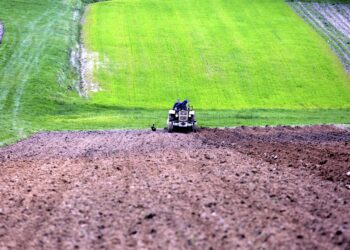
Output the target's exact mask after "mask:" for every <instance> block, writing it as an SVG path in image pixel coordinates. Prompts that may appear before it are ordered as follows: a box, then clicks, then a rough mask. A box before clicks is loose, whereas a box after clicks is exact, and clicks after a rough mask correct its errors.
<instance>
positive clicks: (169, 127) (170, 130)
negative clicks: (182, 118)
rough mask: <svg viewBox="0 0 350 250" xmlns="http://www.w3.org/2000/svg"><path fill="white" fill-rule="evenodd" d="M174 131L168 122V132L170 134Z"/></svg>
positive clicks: (171, 124)
mask: <svg viewBox="0 0 350 250" xmlns="http://www.w3.org/2000/svg"><path fill="white" fill-rule="evenodd" d="M173 130H174V125H173V122H168V132H169V133H172V132H173Z"/></svg>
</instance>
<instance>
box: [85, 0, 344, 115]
mask: <svg viewBox="0 0 350 250" xmlns="http://www.w3.org/2000/svg"><path fill="white" fill-rule="evenodd" d="M85 21H86V22H85V25H84V27H83V31H84V43H85V45H86V46H87V48H88V49H90V50H91V51H93V52H97V53H98V54H99V61H100V62H99V63H100V65H99V66H98V67H95V79H94V80H95V81H96V82H98V83H100V85H101V88H102V89H103V90H105V91H101V92H99V93H97V94H92V97H93V98H92V100H93V101H95V102H96V103H101V104H102V103H103V104H115V105H118V106H124V107H138V108H150V109H152V108H167V107H169V102H170V101H171V100H175V99H176V98H188V99H190V100H191V101H192V103H193V105H195V107H197V108H199V109H205V110H207V109H218V110H232V109H276V108H278V109H281V108H282V109H310V108H311V109H320V108H321V109H329V108H349V107H350V78H349V77H348V75H347V74H346V72H345V71H344V69H343V67H342V66H341V64H340V63H339V60H338V59H337V58H336V56H335V55H334V53H333V52H332V51H331V50H330V48H329V46H328V45H327V44H326V42H325V41H324V40H323V39H322V38H321V37H320V36H319V35H318V34H316V32H314V31H313V30H312V29H311V28H310V27H308V26H307V25H305V24H304V23H303V21H302V20H301V19H300V18H299V17H297V16H296V15H295V14H294V13H293V12H292V11H291V9H290V8H289V7H288V5H286V4H285V3H284V2H283V1H266V0H263V1H255V2H253V3H252V2H251V1H214V0H206V1H201V2H200V3H199V2H198V1H193V0H188V1H181V2H177V1H158V0H150V1H134V0H133V1H129V0H121V1H117V0H116V1H108V2H103V3H98V4H95V5H92V6H91V8H89V11H88V12H87V15H86V20H85ZM95 60H97V59H95Z"/></svg>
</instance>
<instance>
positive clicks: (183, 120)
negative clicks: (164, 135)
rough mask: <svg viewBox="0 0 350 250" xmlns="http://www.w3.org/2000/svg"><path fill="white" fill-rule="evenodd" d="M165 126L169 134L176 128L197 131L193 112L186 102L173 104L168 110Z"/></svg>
mask: <svg viewBox="0 0 350 250" xmlns="http://www.w3.org/2000/svg"><path fill="white" fill-rule="evenodd" d="M167 124H168V132H169V133H171V132H173V131H174V129H176V128H182V129H186V130H189V129H190V130H191V131H193V132H197V130H198V128H197V121H196V114H195V111H194V110H193V107H192V106H190V105H189V103H188V101H187V100H184V101H183V102H180V101H179V100H178V101H177V102H176V103H175V104H174V106H173V109H171V110H169V113H168V120H167Z"/></svg>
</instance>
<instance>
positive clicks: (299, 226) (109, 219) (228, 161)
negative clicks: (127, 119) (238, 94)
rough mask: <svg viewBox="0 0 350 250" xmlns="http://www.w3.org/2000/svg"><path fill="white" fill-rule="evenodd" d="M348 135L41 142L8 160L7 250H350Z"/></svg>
mask: <svg viewBox="0 0 350 250" xmlns="http://www.w3.org/2000/svg"><path fill="white" fill-rule="evenodd" d="M349 158H350V131H349V130H348V129H344V128H338V127H334V126H315V127H303V128H298V127H294V128H293V127H277V128H244V127H243V128H237V129H226V130H219V129H217V130H214V129H213V130H202V131H201V132H200V133H197V134H180V133H179V134H177V133H175V134H168V133H165V132H163V131H158V132H148V131H108V132H57V133H56V132H52V133H40V134H37V135H35V136H33V137H32V138H29V139H27V140H24V141H22V142H19V143H17V144H15V145H12V146H9V147H6V148H2V149H0V169H1V171H0V183H1V184H0V249H8V248H9V249H10V248H16V249H79V248H80V249H103V248H106V249H134V248H139V249H142V248H147V249H235V248H245V249H252V248H258V247H265V248H267V249H291V248H294V249H299V248H303V249H305V248H306V249H315V248H320V249H349V247H350V225H349V223H350V210H349V205H350V190H349V189H348V188H347V185H348V184H350V177H348V176H347V172H348V171H350V167H349V166H350V164H349Z"/></svg>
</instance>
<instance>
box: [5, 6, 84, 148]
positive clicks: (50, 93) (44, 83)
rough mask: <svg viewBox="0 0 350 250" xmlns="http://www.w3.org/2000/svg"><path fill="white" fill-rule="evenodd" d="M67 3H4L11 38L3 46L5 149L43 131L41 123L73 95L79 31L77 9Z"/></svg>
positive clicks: (7, 29)
mask: <svg viewBox="0 0 350 250" xmlns="http://www.w3.org/2000/svg"><path fill="white" fill-rule="evenodd" d="M66 2H67V4H63V2H61V1H55V0H36V1H34V0H33V1H13V0H2V1H1V8H0V20H2V21H3V22H4V24H5V28H6V32H5V36H4V40H3V43H2V44H1V45H0V55H1V56H0V90H1V92H0V112H1V119H0V127H1V130H0V144H1V143H4V142H7V141H13V140H14V139H16V138H21V137H23V136H25V135H26V134H27V133H28V132H31V131H32V130H33V129H35V128H34V127H36V126H40V119H38V120H37V118H38V117H39V116H42V115H47V114H50V113H52V112H55V110H57V103H58V102H59V101H60V100H63V99H65V98H66V97H67V96H69V95H71V94H70V93H69V91H67V89H68V85H69V82H71V79H70V78H71V77H72V76H71V73H72V72H71V71H70V70H69V67H68V61H69V59H68V58H69V46H70V45H71V44H72V40H73V33H74V32H73V30H74V29H73V20H72V18H73V14H72V5H71V4H72V3H71V2H69V1H66ZM68 2H69V3H68ZM75 29H77V28H75ZM72 94H73V96H77V95H76V94H74V93H72ZM44 126H45V125H44Z"/></svg>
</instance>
